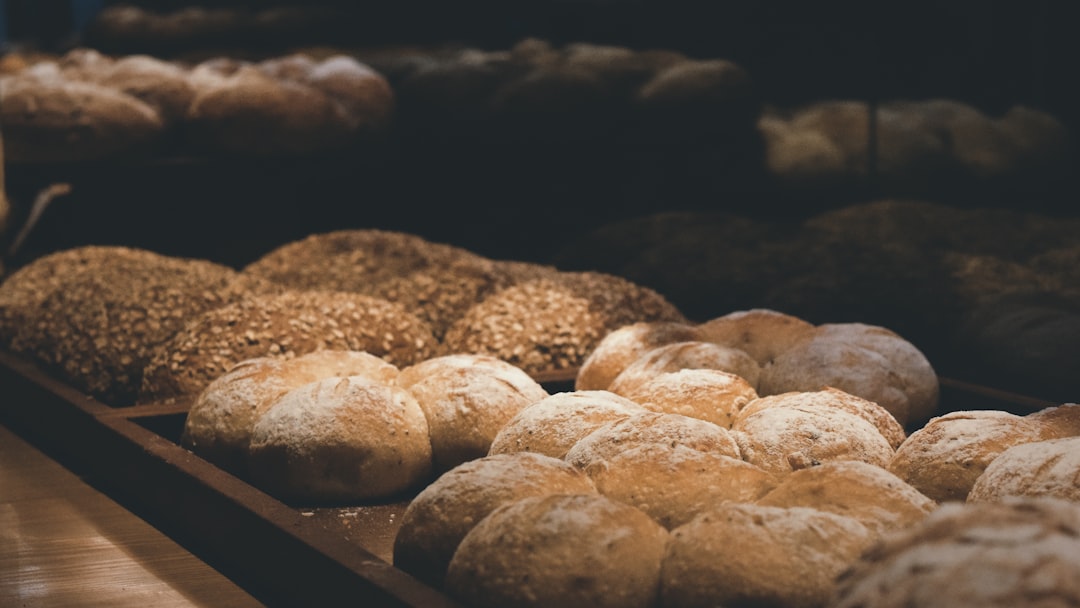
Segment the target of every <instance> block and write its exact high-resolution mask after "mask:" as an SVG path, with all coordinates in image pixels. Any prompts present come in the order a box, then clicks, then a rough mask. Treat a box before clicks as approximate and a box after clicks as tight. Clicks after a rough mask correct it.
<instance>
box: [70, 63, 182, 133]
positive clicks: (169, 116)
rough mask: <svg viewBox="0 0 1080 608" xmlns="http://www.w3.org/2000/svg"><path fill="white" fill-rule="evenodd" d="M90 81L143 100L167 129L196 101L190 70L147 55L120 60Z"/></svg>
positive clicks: (99, 72) (98, 72)
mask: <svg viewBox="0 0 1080 608" xmlns="http://www.w3.org/2000/svg"><path fill="white" fill-rule="evenodd" d="M89 78H91V79H92V80H93V81H94V82H96V83H98V84H100V85H103V86H106V87H110V88H113V89H116V90H118V91H122V92H124V93H126V94H128V95H131V96H132V97H135V98H137V99H140V100H142V101H143V102H144V103H146V104H148V105H149V106H151V107H153V108H154V109H156V110H157V111H158V114H159V115H160V116H161V117H162V119H163V120H164V121H165V124H166V126H172V125H174V124H175V123H177V122H178V121H181V120H183V118H184V115H185V114H187V110H188V106H190V105H191V101H192V100H193V99H194V98H195V87H194V86H193V85H192V84H191V82H190V81H189V79H188V72H187V70H185V69H184V68H183V67H181V66H179V65H177V64H175V63H170V62H167V61H162V60H160V59H156V58H154V57H150V56H148V55H129V56H127V57H121V58H119V59H117V60H116V61H115V62H112V63H110V64H109V65H108V67H106V68H105V69H102V70H98V71H95V73H93V74H91V75H89Z"/></svg>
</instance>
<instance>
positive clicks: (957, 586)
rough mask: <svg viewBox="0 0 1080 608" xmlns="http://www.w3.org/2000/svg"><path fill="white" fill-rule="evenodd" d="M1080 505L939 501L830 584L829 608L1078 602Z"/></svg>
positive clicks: (984, 607)
mask: <svg viewBox="0 0 1080 608" xmlns="http://www.w3.org/2000/svg"><path fill="white" fill-rule="evenodd" d="M1078 555H1080V506H1077V505H1076V504H1075V503H1071V502H1067V501H1063V500H1055V499H1048V498H1044V499H1030V498H1029V499H1015V498H1014V499H1007V500H1006V501H1005V502H1003V503H975V504H971V503H968V504H961V503H953V504H947V505H942V506H941V507H940V508H938V509H937V510H936V511H934V512H933V513H931V514H930V515H929V516H928V517H927V518H926V519H924V520H923V521H922V522H920V523H919V524H916V525H915V526H912V527H911V528H908V529H907V530H904V531H903V532H900V533H897V534H894V535H892V536H889V537H887V538H886V540H885V542H884V543H882V544H880V545H878V546H876V547H874V549H873V550H871V551H868V552H867V553H866V554H864V555H863V556H862V558H861V559H859V560H858V561H857V562H855V563H854V564H853V565H852V567H851V568H850V569H848V570H847V571H846V572H844V573H843V575H842V576H840V578H839V580H838V581H837V587H836V594H835V596H834V597H833V599H832V601H831V602H830V603H829V606H836V607H837V608H857V607H860V606H874V607H875V608H878V607H879V608H901V607H902V608H924V607H925V608H929V607H931V606H949V607H955V608H976V607H978V608H1006V607H1012V606H1047V607H1059V606H1060V607H1061V608H1065V607H1066V606H1075V605H1077V603H1078V602H1080V559H1077V556H1078Z"/></svg>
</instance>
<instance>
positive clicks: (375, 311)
mask: <svg viewBox="0 0 1080 608" xmlns="http://www.w3.org/2000/svg"><path fill="white" fill-rule="evenodd" d="M189 321H190V322H189V323H188V324H187V325H186V326H185V327H184V328H183V330H182V331H179V332H177V333H176V334H175V335H174V336H172V337H171V338H170V339H169V340H168V341H166V342H163V343H161V344H160V345H158V346H157V348H156V349H155V350H154V352H153V357H152V358H151V359H150V361H149V363H148V364H147V365H146V369H145V372H144V374H143V383H142V388H141V390H140V392H139V400H140V401H143V402H149V401H156V400H161V399H165V398H171V397H175V396H179V395H194V394H197V393H199V392H200V391H201V390H202V389H203V388H205V387H206V385H207V384H209V383H210V382H211V381H212V380H213V379H214V378H216V377H218V376H220V375H221V374H223V373H225V371H226V370H227V369H229V368H230V367H232V366H233V365H235V364H237V363H239V362H240V361H242V360H244V359H250V358H253V357H266V356H272V357H285V358H288V357H293V356H296V355H302V354H305V353H309V352H312V351H316V350H324V349H336V350H357V351H364V352H368V353H371V354H373V355H376V356H379V357H382V358H384V359H386V360H387V361H389V362H390V363H393V364H394V365H397V366H399V367H404V366H406V365H411V364H413V363H416V362H418V361H422V360H424V359H427V358H428V357H430V356H431V355H432V353H433V350H434V347H435V344H436V341H435V337H434V336H433V335H432V333H431V328H430V327H428V325H427V324H426V323H424V322H423V321H421V320H420V319H418V318H416V317H415V316H413V315H411V314H409V313H408V312H406V311H405V309H404V308H402V307H401V306H400V305H398V304H393V303H391V302H387V301H386V300H381V299H378V298H373V297H370V296H365V295H361V294H354V293H338V292H319V291H310V292H297V291H289V292H285V293H281V294H275V295H269V296H253V297H250V298H246V299H244V300H241V301H238V302H235V303H233V304H230V305H228V306H222V307H219V308H217V309H215V310H212V311H208V312H206V313H204V314H202V315H200V316H197V317H193V318H190V319H189Z"/></svg>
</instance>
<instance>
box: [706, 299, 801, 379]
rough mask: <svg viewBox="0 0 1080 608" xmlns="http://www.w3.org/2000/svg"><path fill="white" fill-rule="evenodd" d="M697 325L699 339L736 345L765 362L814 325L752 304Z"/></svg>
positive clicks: (790, 344) (755, 358)
mask: <svg viewBox="0 0 1080 608" xmlns="http://www.w3.org/2000/svg"><path fill="white" fill-rule="evenodd" d="M697 329H698V332H699V333H700V334H701V338H700V339H702V340H708V341H709V342H715V343H717V344H723V345H724V346H731V347H733V348H738V349H739V350H742V351H744V352H746V353H747V354H748V355H750V356H751V357H753V358H754V360H755V361H757V362H758V363H759V364H760V365H765V364H766V363H768V362H770V361H772V360H773V359H775V358H776V357H777V356H778V355H780V354H781V353H783V352H784V351H786V350H787V349H788V348H791V346H792V345H793V344H795V343H796V342H798V341H799V340H800V339H801V338H802V337H803V336H804V335H805V334H806V333H808V332H809V331H811V330H813V329H814V325H813V324H812V323H810V322H808V321H804V320H802V319H800V318H798V317H794V316H792V315H788V314H784V313H782V312H778V311H775V310H769V309H767V308H752V309H750V310H739V311H735V312H732V313H728V314H726V315H723V316H721V317H716V318H715V319H711V320H709V321H706V322H704V323H702V324H700V325H698V327H697Z"/></svg>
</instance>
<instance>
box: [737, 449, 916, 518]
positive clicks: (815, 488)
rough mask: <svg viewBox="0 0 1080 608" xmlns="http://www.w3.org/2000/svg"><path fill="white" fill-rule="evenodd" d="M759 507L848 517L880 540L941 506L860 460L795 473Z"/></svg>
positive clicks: (899, 480)
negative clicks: (797, 509)
mask: <svg viewBox="0 0 1080 608" xmlns="http://www.w3.org/2000/svg"><path fill="white" fill-rule="evenodd" d="M757 504H759V505H764V506H768V507H809V508H812V509H817V510H819V511H825V512H827V513H835V514H837V515H844V516H847V517H850V518H852V519H855V520H857V521H858V522H859V523H861V524H862V525H864V526H866V528H867V529H868V530H870V531H871V532H873V533H874V534H877V535H879V536H880V535H882V534H885V533H887V532H891V531H894V530H902V529H904V528H907V527H909V526H911V525H913V524H916V523H918V522H919V521H922V519H923V518H924V517H926V516H927V515H928V514H929V513H930V512H931V511H933V510H934V509H935V508H937V503H935V502H934V501H933V500H930V499H929V498H927V497H926V496H924V495H923V494H922V493H920V492H919V491H918V490H916V489H915V488H913V487H911V486H910V485H908V484H907V483H905V482H904V481H903V480H902V479H900V478H899V477H897V476H896V475H893V474H892V473H890V472H888V471H886V470H885V469H883V468H881V467H879V466H876V465H872V464H867V463H865V462H859V461H857V460H837V461H832V462H823V463H821V464H820V465H818V466H816V467H810V468H807V469H801V470H799V471H795V472H794V473H792V474H791V475H788V476H787V477H785V478H784V479H783V480H782V481H781V482H780V484H779V485H778V486H777V487H776V488H775V489H773V490H772V491H771V492H769V493H768V494H766V495H765V496H763V497H761V499H760V500H758V501H757Z"/></svg>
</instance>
